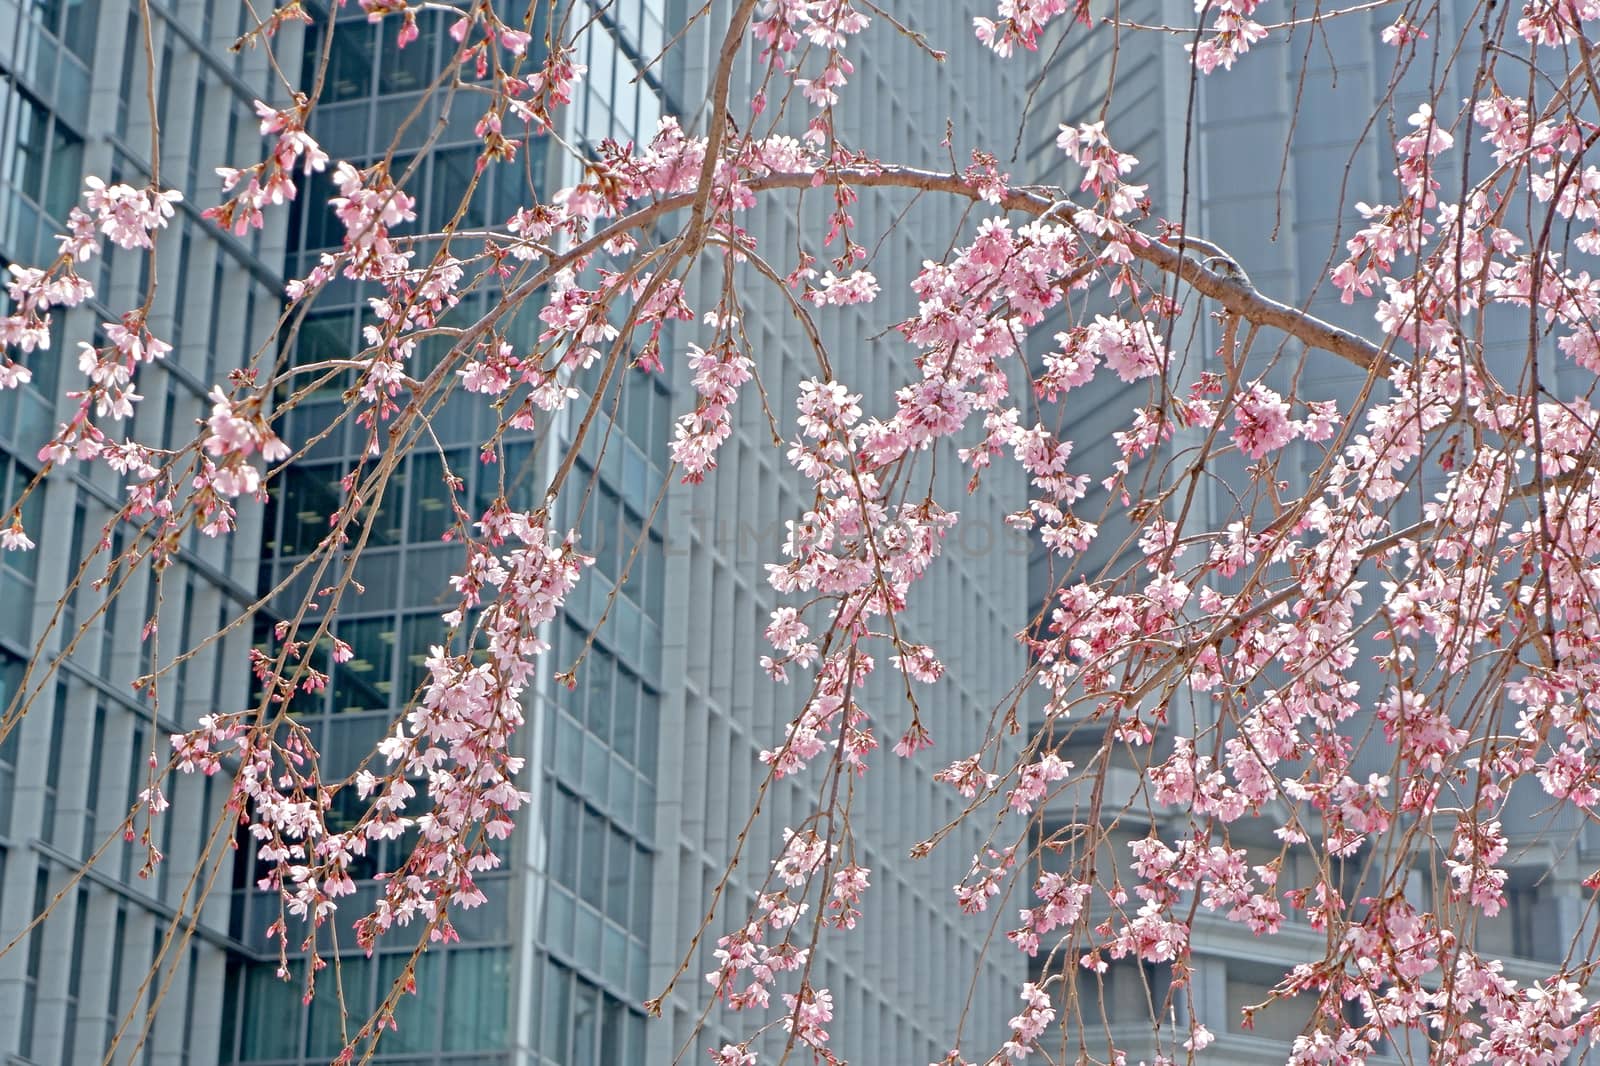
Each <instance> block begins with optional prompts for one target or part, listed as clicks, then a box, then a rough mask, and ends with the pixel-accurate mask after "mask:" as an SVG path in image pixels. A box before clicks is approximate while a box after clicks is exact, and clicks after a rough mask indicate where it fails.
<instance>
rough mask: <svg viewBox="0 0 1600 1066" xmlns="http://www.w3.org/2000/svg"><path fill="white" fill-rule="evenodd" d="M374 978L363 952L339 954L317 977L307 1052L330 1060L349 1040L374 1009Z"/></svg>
mask: <svg viewBox="0 0 1600 1066" xmlns="http://www.w3.org/2000/svg"><path fill="white" fill-rule="evenodd" d="M371 977H372V962H371V960H369V959H366V958H363V957H362V956H360V955H340V956H338V957H337V959H336V960H332V961H330V965H329V966H328V968H327V969H326V970H324V971H322V973H321V974H319V975H318V976H317V995H316V998H315V999H313V1000H312V1001H311V1007H310V1010H309V1019H308V1023H307V1025H308V1029H309V1033H310V1036H309V1041H308V1043H309V1044H310V1047H308V1048H307V1049H306V1052H307V1054H309V1055H310V1056H311V1057H313V1058H317V1059H328V1060H330V1061H331V1060H332V1059H333V1058H334V1056H336V1055H338V1054H339V1052H340V1050H341V1049H342V1048H343V1047H344V1046H345V1041H346V1039H347V1038H353V1037H354V1036H355V1034H356V1033H357V1032H358V1031H359V1030H360V1029H361V1026H362V1023H364V1022H365V1021H366V1020H367V1017H368V1015H369V1014H370V1012H371V1009H372V996H371V990H370V985H371ZM341 1000H342V1001H343V1003H342V1009H341Z"/></svg>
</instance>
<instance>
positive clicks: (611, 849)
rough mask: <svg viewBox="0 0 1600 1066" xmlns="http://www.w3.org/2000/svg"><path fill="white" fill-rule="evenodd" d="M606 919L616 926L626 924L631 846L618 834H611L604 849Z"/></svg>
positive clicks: (625, 838) (630, 880)
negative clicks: (605, 851)
mask: <svg viewBox="0 0 1600 1066" xmlns="http://www.w3.org/2000/svg"><path fill="white" fill-rule="evenodd" d="M606 850H607V852H608V854H607V856H606V898H605V911H606V917H608V918H610V919H611V920H612V921H614V922H616V923H617V924H618V925H624V926H625V925H627V924H628V889H629V887H630V886H631V885H632V884H633V880H632V878H633V870H632V864H631V862H630V860H631V859H632V858H633V844H632V842H631V841H629V840H628V838H627V837H625V836H623V835H622V834H620V833H615V832H614V833H611V834H610V835H609V837H608V845H607V848H606Z"/></svg>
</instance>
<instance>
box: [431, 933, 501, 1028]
mask: <svg viewBox="0 0 1600 1066" xmlns="http://www.w3.org/2000/svg"><path fill="white" fill-rule="evenodd" d="M447 959H448V970H449V972H448V973H447V974H446V978H447V980H446V982H445V1013H444V1046H445V1049H446V1050H447V1051H465V1050H472V1049H474V1048H500V1047H503V1046H504V1045H505V1042H506V1019H507V1014H508V1013H509V1012H508V1009H507V1007H508V1005H507V1002H506V999H507V996H508V994H509V992H510V990H511V974H510V969H511V965H510V963H511V952H510V950H509V949H506V948H484V949H479V950H473V951H463V950H457V951H452V952H450V953H449V954H448V956H447Z"/></svg>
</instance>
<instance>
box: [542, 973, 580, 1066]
mask: <svg viewBox="0 0 1600 1066" xmlns="http://www.w3.org/2000/svg"><path fill="white" fill-rule="evenodd" d="M571 1033H572V982H571V978H570V977H569V976H568V973H567V970H566V969H565V967H562V966H558V965H557V964H556V963H554V962H548V961H547V962H546V963H545V971H544V1024H542V1025H541V1026H539V1047H540V1048H541V1049H542V1050H543V1051H544V1054H545V1057H546V1058H549V1059H553V1060H555V1061H556V1062H561V1063H564V1062H566V1061H567V1040H568V1038H569V1037H570V1036H571Z"/></svg>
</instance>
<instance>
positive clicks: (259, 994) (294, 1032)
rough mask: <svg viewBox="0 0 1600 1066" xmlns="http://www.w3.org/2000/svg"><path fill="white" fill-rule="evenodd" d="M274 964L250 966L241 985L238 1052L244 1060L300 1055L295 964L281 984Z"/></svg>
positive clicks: (299, 992) (298, 986) (300, 1008)
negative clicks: (241, 1025)
mask: <svg viewBox="0 0 1600 1066" xmlns="http://www.w3.org/2000/svg"><path fill="white" fill-rule="evenodd" d="M277 968H278V965H277V963H275V962H265V963H258V964H256V965H254V966H251V967H250V976H249V979H248V980H247V981H246V984H245V999H246V1006H245V1008H244V1010H243V1011H241V1012H240V1013H241V1014H242V1015H243V1016H244V1019H243V1020H244V1032H243V1033H242V1034H241V1040H240V1049H239V1050H240V1052H241V1057H242V1058H245V1059H282V1058H294V1057H296V1056H298V1055H299V1053H300V1041H299V1035H300V1016H301V1015H302V1014H303V1013H305V1011H304V1008H303V1007H302V1006H301V1004H300V995H301V989H300V984H299V980H300V978H299V976H298V975H297V974H296V972H295V971H296V970H297V969H298V966H297V965H291V966H290V979H289V980H287V981H282V980H279V979H278V975H277Z"/></svg>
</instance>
